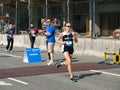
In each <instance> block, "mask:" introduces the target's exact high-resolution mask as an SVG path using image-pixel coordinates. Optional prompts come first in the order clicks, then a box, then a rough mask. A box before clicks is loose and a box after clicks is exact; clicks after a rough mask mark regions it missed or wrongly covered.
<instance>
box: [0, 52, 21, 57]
mask: <svg viewBox="0 0 120 90" xmlns="http://www.w3.org/2000/svg"><path fill="white" fill-rule="evenodd" d="M0 54H1V55H5V56H10V57H16V58H22V57H21V56H17V55H12V54H6V53H0Z"/></svg>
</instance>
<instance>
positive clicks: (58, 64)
mask: <svg viewBox="0 0 120 90" xmlns="http://www.w3.org/2000/svg"><path fill="white" fill-rule="evenodd" d="M62 61H63V60H62V59H60V60H59V61H58V62H57V63H56V68H59V67H60V66H62V65H61V62H62Z"/></svg>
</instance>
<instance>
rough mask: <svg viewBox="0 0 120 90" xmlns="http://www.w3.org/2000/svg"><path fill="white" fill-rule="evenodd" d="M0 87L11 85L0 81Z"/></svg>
mask: <svg viewBox="0 0 120 90" xmlns="http://www.w3.org/2000/svg"><path fill="white" fill-rule="evenodd" d="M0 86H12V84H10V83H6V82H3V81H0Z"/></svg>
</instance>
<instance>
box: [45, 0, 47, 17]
mask: <svg viewBox="0 0 120 90" xmlns="http://www.w3.org/2000/svg"><path fill="white" fill-rule="evenodd" d="M45 17H46V18H47V17H48V0H46V15H45Z"/></svg>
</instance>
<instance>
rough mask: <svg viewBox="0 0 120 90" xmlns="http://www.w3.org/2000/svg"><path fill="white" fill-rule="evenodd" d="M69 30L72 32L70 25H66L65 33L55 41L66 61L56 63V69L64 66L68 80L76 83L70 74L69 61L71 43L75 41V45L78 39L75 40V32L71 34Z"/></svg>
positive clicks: (71, 52)
mask: <svg viewBox="0 0 120 90" xmlns="http://www.w3.org/2000/svg"><path fill="white" fill-rule="evenodd" d="M71 30H72V28H71V24H70V23H66V24H65V31H63V32H62V33H61V34H60V35H59V37H58V38H57V40H56V42H57V43H58V44H62V52H63V54H64V57H65V59H66V60H65V61H63V60H59V61H58V62H57V63H56V68H59V67H60V66H62V65H66V66H67V69H68V72H69V75H70V80H71V81H73V82H77V80H76V79H75V77H74V76H73V73H72V65H71V64H72V62H71V61H72V54H73V52H74V49H73V41H75V42H76V43H77V42H78V39H77V36H76V34H75V32H73V31H71ZM61 39H62V41H61Z"/></svg>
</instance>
